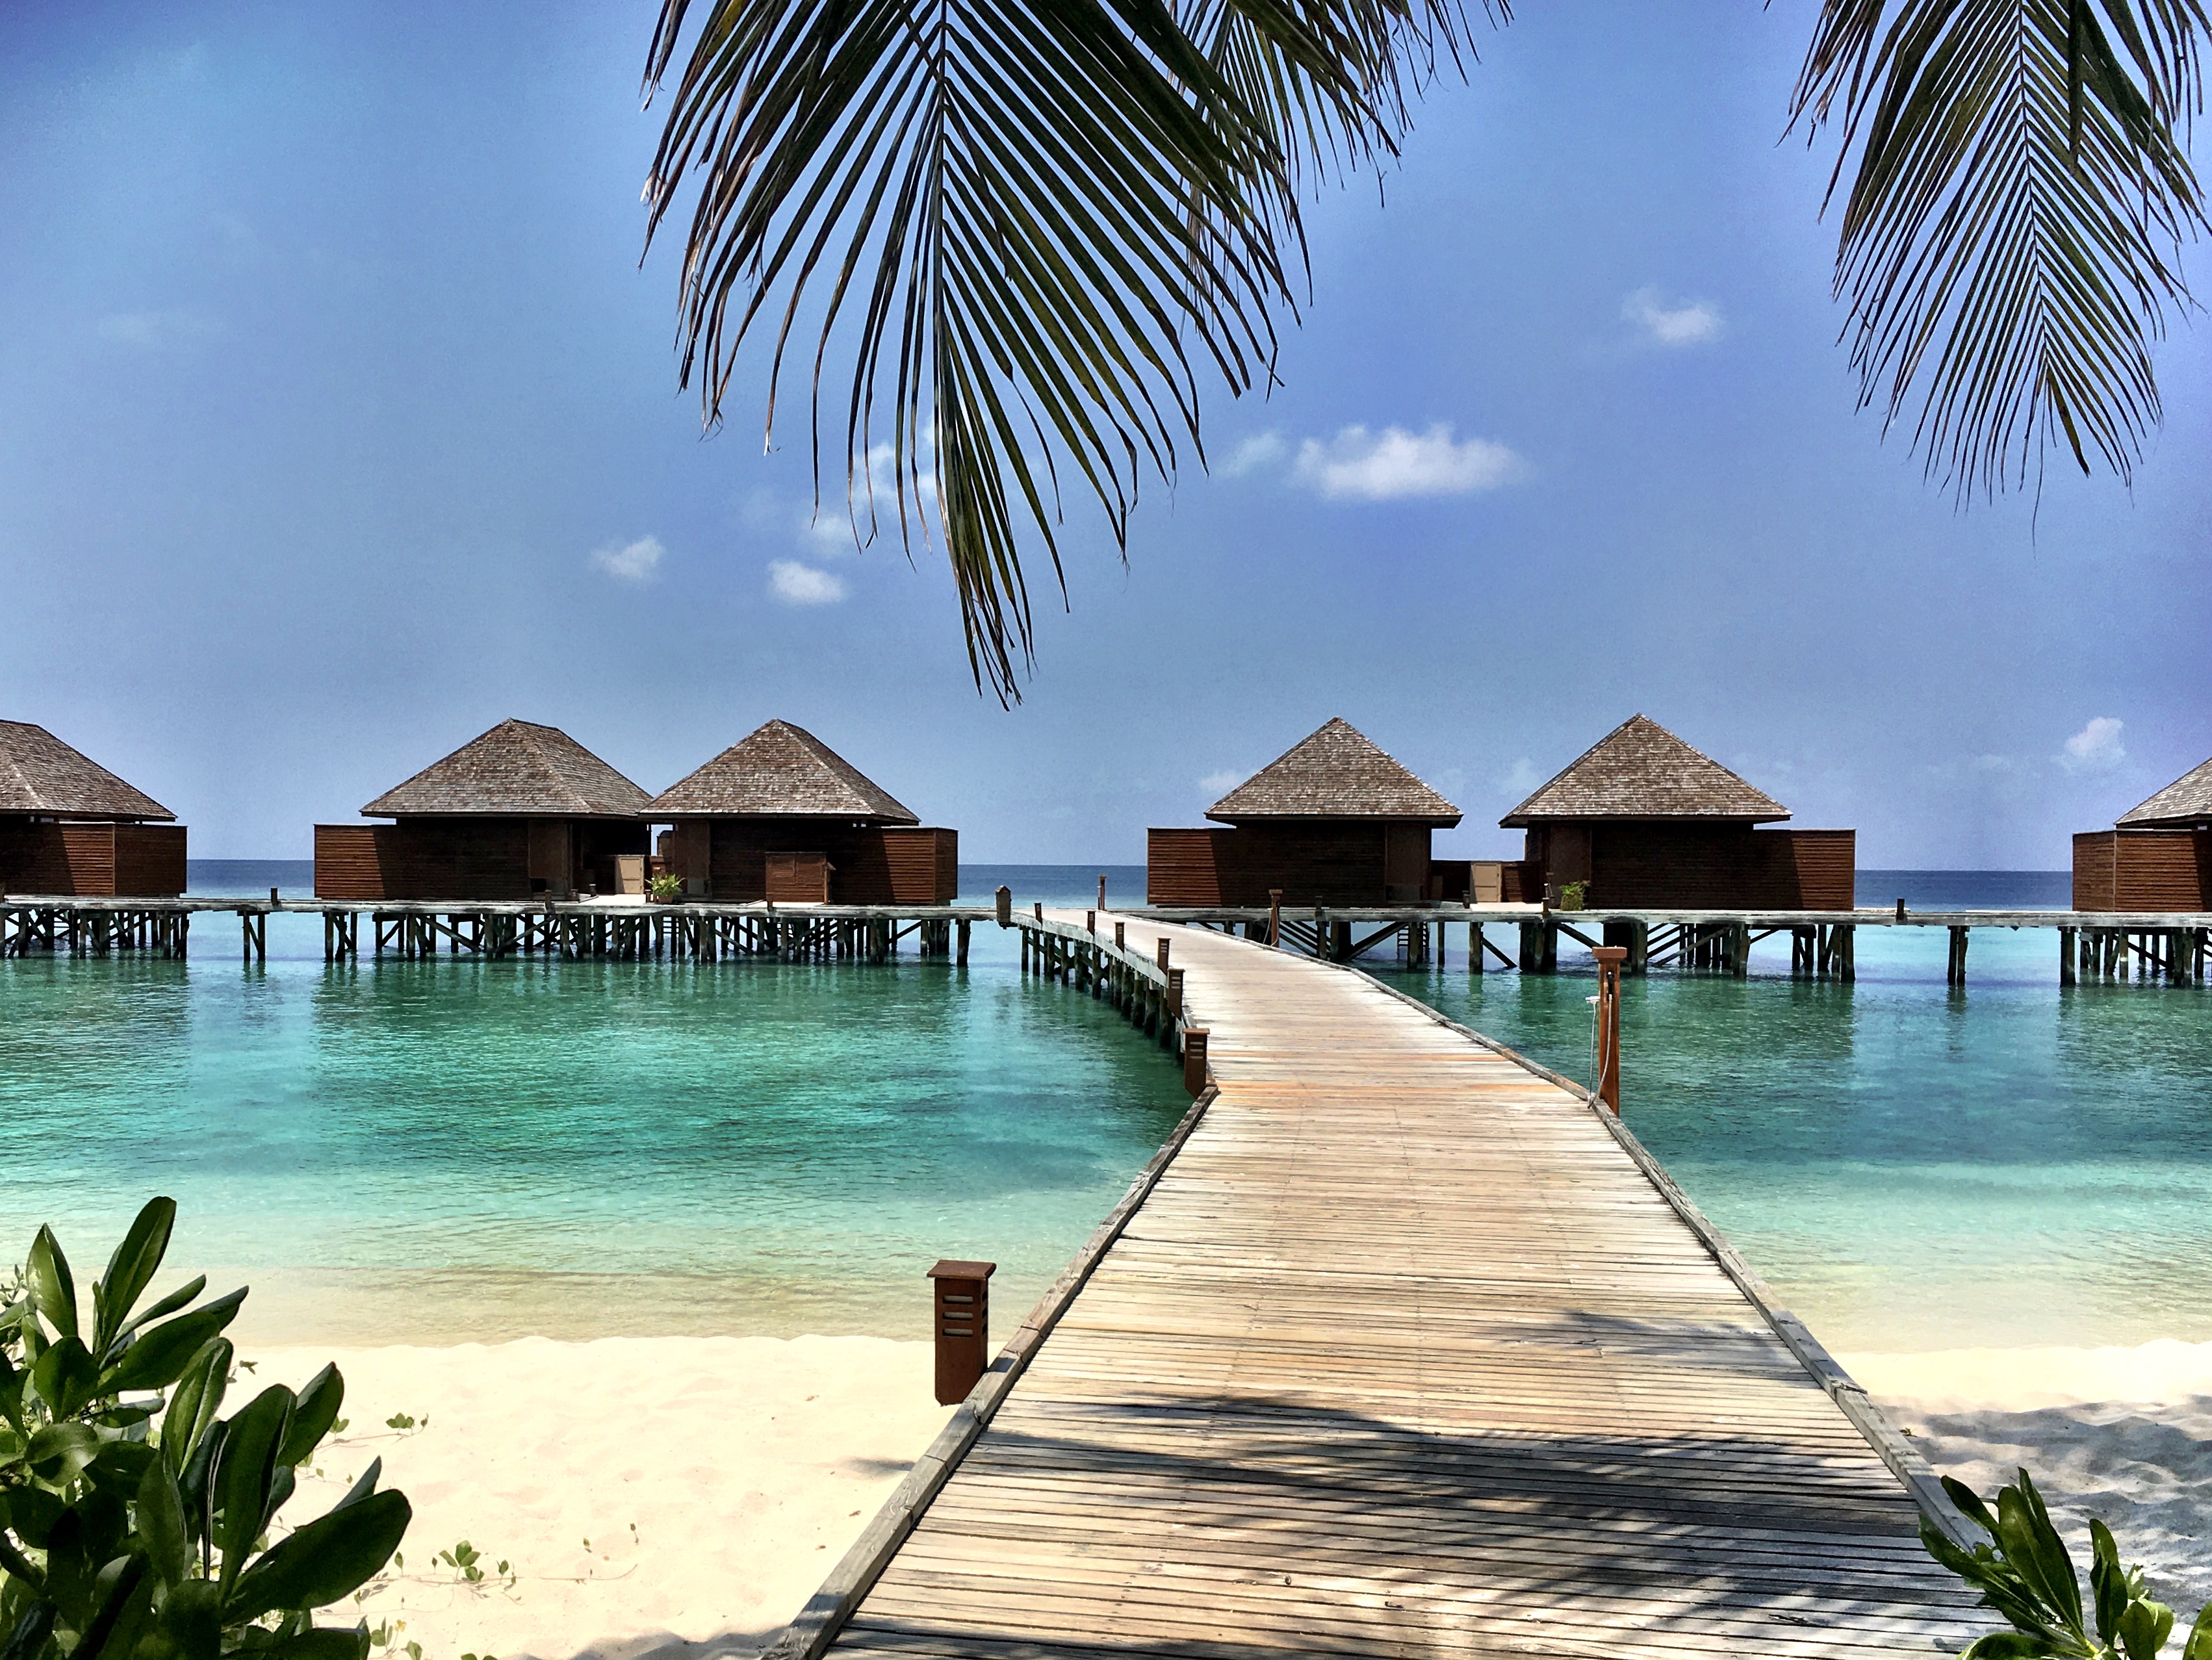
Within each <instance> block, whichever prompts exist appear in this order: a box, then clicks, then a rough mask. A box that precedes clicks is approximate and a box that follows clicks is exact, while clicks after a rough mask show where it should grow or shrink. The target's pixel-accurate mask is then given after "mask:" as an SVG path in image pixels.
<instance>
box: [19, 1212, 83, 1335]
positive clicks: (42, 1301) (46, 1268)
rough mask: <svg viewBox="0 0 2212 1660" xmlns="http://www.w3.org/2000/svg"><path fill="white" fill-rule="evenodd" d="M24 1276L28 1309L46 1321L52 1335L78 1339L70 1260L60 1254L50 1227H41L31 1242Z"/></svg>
mask: <svg viewBox="0 0 2212 1660" xmlns="http://www.w3.org/2000/svg"><path fill="white" fill-rule="evenodd" d="M24 1276H25V1278H26V1279H27V1281H28V1282H29V1290H30V1293H31V1306H32V1307H33V1308H35V1309H37V1310H38V1311H39V1312H40V1315H42V1316H43V1317H44V1318H45V1319H46V1324H48V1325H50V1326H52V1328H53V1329H54V1333H55V1335H56V1336H61V1337H75V1336H78V1335H79V1333H78V1331H77V1326H76V1280H75V1279H73V1278H72V1277H71V1276H70V1265H69V1258H68V1257H64V1256H63V1255H62V1247H61V1241H59V1240H58V1239H55V1238H54V1231H53V1229H52V1228H51V1227H40V1229H39V1234H38V1237H37V1238H36V1239H33V1240H32V1241H31V1254H30V1257H28V1259H27V1261H26V1262H25V1263H24Z"/></svg>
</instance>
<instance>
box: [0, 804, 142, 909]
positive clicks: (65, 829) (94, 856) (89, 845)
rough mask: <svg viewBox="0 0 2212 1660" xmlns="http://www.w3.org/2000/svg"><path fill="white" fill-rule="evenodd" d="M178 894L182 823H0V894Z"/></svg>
mask: <svg viewBox="0 0 2212 1660" xmlns="http://www.w3.org/2000/svg"><path fill="white" fill-rule="evenodd" d="M184 891H185V827H184V826H182V825H181V824H115V823H107V822H96V823H82V824H56V823H52V822H50V821H33V820H29V819H12V820H0V894H71V895H75V896H76V897H78V898H82V899H112V898H136V899H167V898H171V897H173V896H174V895H176V894H181V893H183V892H184Z"/></svg>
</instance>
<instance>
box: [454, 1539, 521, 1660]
mask: <svg viewBox="0 0 2212 1660" xmlns="http://www.w3.org/2000/svg"><path fill="white" fill-rule="evenodd" d="M438 1560H440V1561H441V1562H443V1563H444V1564H445V1565H446V1566H447V1567H449V1568H451V1569H453V1572H454V1573H455V1574H457V1575H459V1577H460V1578H462V1579H464V1580H465V1581H467V1582H468V1583H469V1584H471V1585H480V1584H483V1582H484V1576H485V1573H486V1572H487V1571H486V1569H485V1567H484V1566H483V1552H482V1551H480V1550H478V1549H477V1548H476V1547H475V1546H474V1545H472V1544H471V1543H470V1542H468V1541H467V1540H465V1539H464V1540H462V1541H461V1542H459V1544H457V1545H454V1546H453V1547H451V1548H448V1549H446V1550H441V1551H440V1552H439V1553H438ZM489 1572H492V1573H495V1574H498V1575H499V1576H500V1577H501V1578H504V1579H505V1580H506V1581H507V1583H508V1584H513V1583H514V1570H513V1567H512V1566H509V1565H508V1564H507V1562H506V1561H505V1560H501V1562H500V1563H499V1564H498V1565H497V1566H495V1567H494V1568H492V1569H490V1570H489ZM463 1660H467V1657H465V1656H464V1657H463Z"/></svg>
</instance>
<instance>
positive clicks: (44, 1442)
mask: <svg viewBox="0 0 2212 1660" xmlns="http://www.w3.org/2000/svg"><path fill="white" fill-rule="evenodd" d="M99 1451H100V1439H99V1438H98V1437H97V1436H95V1435H94V1433H92V1430H91V1428H90V1427H88V1426H87V1425H84V1424H48V1425H46V1427H44V1428H42V1429H40V1431H39V1432H38V1433H36V1434H35V1435H33V1436H32V1437H31V1441H30V1445H28V1446H27V1447H25V1448H24V1449H23V1460H24V1462H25V1463H27V1464H29V1465H30V1467H31V1473H32V1474H33V1475H35V1476H37V1477H38V1478H39V1480H40V1481H44V1482H46V1484H47V1485H49V1486H50V1487H60V1486H61V1485H62V1484H63V1483H64V1482H66V1481H73V1480H74V1479H76V1475H77V1472H78V1471H80V1470H82V1469H83V1468H84V1467H85V1466H86V1465H87V1464H88V1463H91V1462H92V1461H93V1459H94V1457H95V1456H96V1455H97V1454H98V1453H99ZM11 1508H12V1506H11Z"/></svg>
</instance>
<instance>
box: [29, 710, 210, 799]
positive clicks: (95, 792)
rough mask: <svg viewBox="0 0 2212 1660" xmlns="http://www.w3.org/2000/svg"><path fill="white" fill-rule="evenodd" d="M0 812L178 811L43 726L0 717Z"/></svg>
mask: <svg viewBox="0 0 2212 1660" xmlns="http://www.w3.org/2000/svg"><path fill="white" fill-rule="evenodd" d="M0 813H35V814H37V815H40V817H42V818H62V819H172V820H173V819H174V818H175V817H176V816H177V815H175V814H174V813H172V812H171V811H170V810H169V809H167V808H166V807H164V806H162V805H161V803H160V802H158V801H155V799H154V798H153V797H151V796H149V795H148V794H146V793H145V792H144V791H142V790H137V789H134V788H132V787H131V785H128V784H125V782H124V781H123V780H122V779H119V778H118V777H116V776H115V774H114V773H112V772H109V771H108V770H107V769H106V767H105V766H101V765H100V763H99V762H97V761H95V760H93V759H91V757H89V756H88V755H83V754H78V753H77V751H76V750H74V749H72V748H70V747H69V745H67V744H66V743H64V742H62V741H61V740H60V739H59V738H58V737H56V736H54V735H53V734H52V732H49V731H48V730H46V728H45V727H43V726H33V725H32V724H31V723H30V722H28V721H27V720H0Z"/></svg>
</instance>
